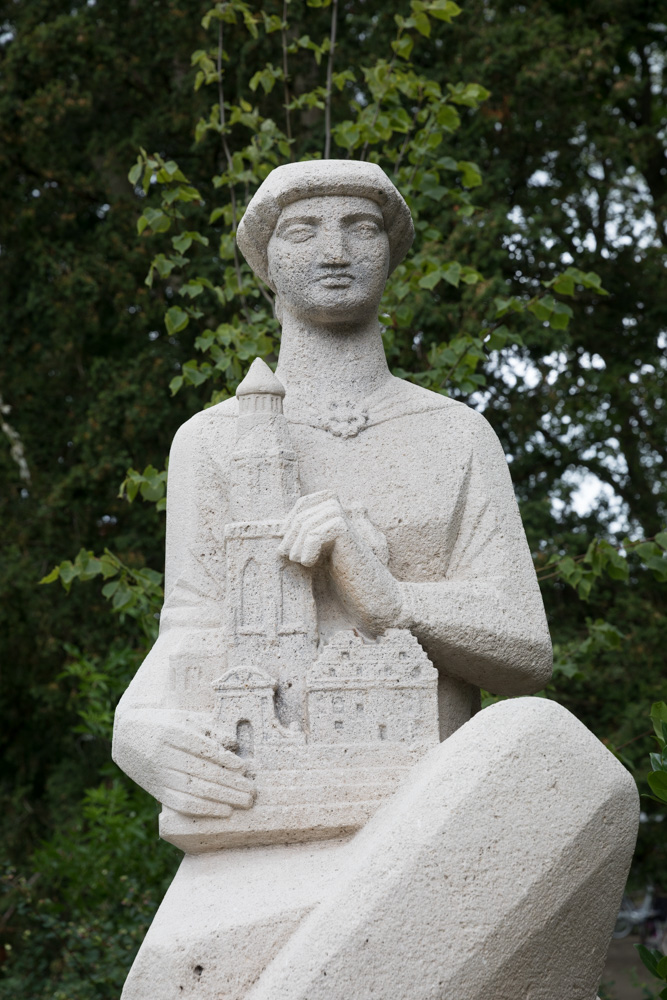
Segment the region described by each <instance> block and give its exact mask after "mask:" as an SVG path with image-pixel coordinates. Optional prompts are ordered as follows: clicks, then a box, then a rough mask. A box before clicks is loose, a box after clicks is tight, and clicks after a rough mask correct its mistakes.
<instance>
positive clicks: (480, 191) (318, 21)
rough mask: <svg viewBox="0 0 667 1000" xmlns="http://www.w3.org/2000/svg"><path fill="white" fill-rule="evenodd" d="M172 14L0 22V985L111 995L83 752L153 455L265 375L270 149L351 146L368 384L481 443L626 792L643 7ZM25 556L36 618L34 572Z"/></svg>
mask: <svg viewBox="0 0 667 1000" xmlns="http://www.w3.org/2000/svg"><path fill="white" fill-rule="evenodd" d="M654 7H655V9H653V8H654ZM206 13H207V5H203V4H200V3H195V2H194V0H165V2H162V3H159V4H158V3H153V2H152V0H117V2H113V0H97V2H91V0H89V2H88V4H87V5H86V6H82V7H79V8H77V7H74V8H73V7H72V5H71V3H70V4H66V5H65V4H58V3H50V4H46V3H44V2H43V0H18V2H15V3H14V4H12V7H11V10H10V11H9V12H8V13H6V15H5V16H6V17H7V24H6V25H5V26H4V28H3V31H4V34H3V35H2V47H1V49H0V53H1V58H2V76H1V78H0V219H1V220H2V221H1V222H0V313H1V316H2V323H1V324H0V331H1V332H0V338H2V352H1V354H0V394H1V395H2V403H0V405H2V406H4V409H3V414H2V425H1V429H2V432H3V436H0V475H1V476H2V481H3V484H4V485H3V488H2V493H1V494H0V505H1V506H0V524H1V525H2V539H1V540H0V544H1V545H2V554H3V558H2V564H1V565H2V568H1V569H0V622H1V626H0V659H1V661H2V663H3V665H4V666H5V669H4V670H3V672H2V677H1V678H0V711H1V712H2V718H3V723H4V726H3V737H2V739H3V754H2V763H1V764H0V796H1V798H2V807H1V808H0V816H2V819H1V820H0V839H1V840H2V844H3V847H4V852H3V853H5V854H6V856H7V859H8V867H7V871H6V873H5V878H4V885H5V888H6V889H7V896H6V903H5V904H4V905H3V907H2V913H0V925H1V926H2V929H3V933H2V936H1V937H0V944H4V947H5V951H4V958H5V962H4V970H5V973H6V975H5V978H4V979H1V978H0V995H2V996H4V995H7V996H8V997H9V996H10V995H11V996H26V997H30V998H35V1000H46V998H47V997H48V998H49V1000H51V998H62V1000H65V998H66V1000H107V998H111V997H114V996H117V995H118V992H119V987H120V984H121V983H122V981H123V978H124V976H125V973H126V970H127V967H128V965H129V963H130V961H131V958H132V955H133V953H134V951H135V950H136V947H137V945H138V943H139V941H140V939H141V937H142V935H143V933H144V931H145V927H146V926H147V923H148V922H149V921H150V918H151V916H152V913H153V911H154V909H155V906H156V905H157V903H158V901H159V899H160V896H161V894H162V893H163V891H164V887H165V885H166V883H167V881H168V879H169V878H170V875H171V872H172V871H173V870H174V866H175V864H176V863H177V852H175V851H173V850H172V849H171V848H169V847H168V845H165V844H161V843H159V842H158V840H157V837H156V823H155V814H156V808H155V806H154V804H153V803H152V802H151V801H150V800H149V799H148V797H147V796H145V795H144V794H143V793H142V792H140V791H139V790H137V789H136V788H135V787H134V786H132V785H131V784H130V783H129V782H127V781H126V780H125V779H124V778H123V776H122V775H120V774H119V773H118V771H117V770H116V769H115V768H114V767H113V765H112V764H111V763H110V762H109V740H110V728H111V719H112V713H113V706H114V704H115V702H116V701H117V698H118V697H119V695H120V692H121V691H122V690H123V688H124V686H126V684H127V682H128V680H129V678H130V677H131V675H132V673H133V671H134V670H135V669H136V668H137V666H138V664H139V662H140V661H141V658H142V655H143V653H144V651H145V648H146V644H147V643H149V642H150V640H151V636H152V635H153V634H154V630H155V617H154V612H155V608H156V607H157V606H159V582H160V575H159V570H160V568H161V561H162V544H163V527H162V517H163V515H162V514H161V513H160V507H161V506H162V504H161V503H160V501H161V500H162V498H163V495H164V480H165V476H164V472H163V469H164V460H165V456H166V453H167V451H168V447H169V441H170V438H171V436H172V435H173V432H174V431H175V429H176V427H177V426H178V425H179V424H180V423H181V422H182V421H183V420H184V419H185V418H186V417H187V416H188V415H189V414H190V413H192V412H194V411H195V410H196V409H198V408H200V407H201V406H202V405H205V404H206V403H207V402H208V401H209V399H211V397H212V398H213V399H214V400H215V399H219V398H224V396H225V395H227V394H229V393H230V392H233V390H234V388H235V385H236V383H237V382H238V379H239V378H240V377H241V374H242V372H243V371H244V370H245V367H246V366H247V363H248V361H249V359H250V358H252V357H253V356H255V355H256V354H258V353H259V354H260V355H262V356H264V357H268V358H269V359H271V357H273V356H275V350H276V344H277V338H278V332H279V331H278V325H277V323H276V321H275V320H274V318H273V316H272V310H271V305H270V302H269V301H267V297H266V294H265V291H263V290H262V289H261V288H260V287H259V286H258V284H257V283H256V282H255V280H254V279H253V278H252V276H251V275H250V273H249V271H248V269H247V267H246V266H245V264H244V263H243V261H242V260H241V259H240V258H239V257H238V255H237V253H236V251H235V247H234V241H233V231H234V228H235V225H236V222H237V221H238V218H239V214H240V212H242V210H243V206H244V204H245V203H246V201H247V198H248V196H249V195H250V194H251V193H252V190H254V188H255V187H256V185H257V183H258V182H259V181H260V180H261V179H262V177H263V176H265V174H266V172H268V170H269V169H270V168H271V166H272V165H274V164H276V163H278V162H284V160H285V159H289V158H295V159H296V158H300V157H310V156H320V155H323V154H324V153H326V152H328V153H329V154H330V155H334V156H346V155H348V154H351V155H353V156H355V157H364V158H374V159H376V160H378V161H379V162H381V163H382V165H383V166H384V167H385V168H386V169H387V170H388V171H389V172H390V173H391V174H392V176H394V177H395V178H396V180H397V183H398V184H399V186H400V188H401V190H402V191H403V192H404V193H405V194H406V196H407V197H408V198H409V201H410V205H411V208H412V210H413V213H414V215H415V217H416V219H417V229H418V238H417V242H416V244H415V249H414V252H413V254H412V255H411V257H410V258H409V259H408V261H407V262H406V264H405V265H404V266H403V267H402V268H400V269H399V271H398V272H397V274H396V276H395V279H394V280H393V282H392V285H391V287H390V289H389V290H388V293H387V296H386V298H385V301H384V303H383V322H384V323H385V328H386V332H385V340H386V347H387V352H388V356H389V358H390V362H391V364H392V366H393V368H394V370H396V371H397V372H400V373H401V374H403V375H404V376H406V377H409V378H415V379H417V380H419V381H421V382H422V383H423V384H426V385H428V386H430V387H432V388H435V389H437V390H439V391H447V392H450V393H451V394H452V395H455V396H457V397H458V398H461V399H465V400H466V401H468V402H469V403H470V404H471V405H474V406H477V407H479V408H483V409H484V412H485V414H486V415H487V416H488V418H489V419H490V420H491V422H492V423H493V425H494V427H495V429H496V431H497V432H498V434H499V436H500V437H501V440H502V441H503V444H504V446H505V449H506V452H507V454H508V459H509V461H510V463H511V468H512V474H513V477H514V481H515V485H516V489H517V495H518V496H519V499H520V502H521V505H522V512H523V516H524V520H525V523H526V528H527V531H528V534H529V539H530V542H531V546H532V548H533V551H534V553H535V557H536V565H537V568H538V572H539V575H540V577H541V579H542V580H543V591H544V597H545V602H546V605H547V611H548V614H549V619H550V625H551V628H552V634H553V637H554V640H555V643H556V666H557V671H556V674H555V679H554V684H553V686H552V687H551V688H550V690H549V692H548V693H549V694H550V695H551V696H555V697H558V699H559V700H561V701H562V702H563V703H564V704H566V705H567V706H568V707H569V708H570V709H571V710H572V711H574V712H575V713H576V714H577V715H578V716H579V717H580V718H581V719H582V720H583V721H584V722H586V724H587V725H589V726H590V727H591V728H592V729H593V730H594V731H595V732H596V733H597V734H598V735H599V736H600V737H601V738H603V739H605V740H606V741H607V743H608V744H609V745H610V746H614V747H617V748H620V753H621V754H622V755H623V757H624V759H625V760H626V761H627V763H628V764H629V765H630V766H632V767H634V768H635V769H636V773H637V777H638V779H639V780H640V782H643V781H644V777H643V775H644V773H645V771H646V770H647V766H646V765H647V763H648V762H647V761H646V763H645V758H646V757H647V754H648V751H649V749H651V746H650V744H651V737H650V735H649V730H650V722H649V720H648V712H649V708H650V705H651V702H654V701H657V700H659V699H660V698H661V697H662V694H661V686H662V684H663V668H662V663H663V661H664V654H663V649H664V647H665V642H666V640H667V619H666V617H665V588H664V580H665V578H666V577H667V572H666V569H665V562H666V560H665V557H664V555H663V553H664V551H665V548H666V544H667V537H666V536H665V534H664V532H661V527H662V525H663V524H664V522H665V520H666V512H665V507H666V497H665V469H664V455H663V447H662V443H663V441H664V440H665V432H666V430H667V427H666V424H667V419H666V413H665V406H664V403H663V399H664V377H665V360H664V348H665V345H666V344H667V316H666V315H665V312H666V311H667V306H666V305H665V301H664V297H661V296H660V294H659V281H660V277H661V275H662V272H663V269H664V242H665V236H666V225H667V169H666V168H665V159H664V144H665V138H664V137H665V131H664V130H665V125H666V124H667V120H666V119H667V115H666V112H665V96H666V85H665V80H664V63H665V45H664V39H665V33H666V28H665V25H664V23H663V21H661V19H660V10H659V8H658V5H657V4H651V3H644V4H640V5H639V7H638V6H637V4H636V3H635V4H631V3H630V2H628V0H622V2H620V3H618V4H615V5H614V9H613V13H612V12H610V11H609V9H608V5H607V4H603V3H601V2H600V3H597V2H595V3H589V4H586V5H573V4H562V3H556V2H554V0H552V2H547V0H536V2H535V3H533V4H530V5H527V6H521V5H516V4H511V3H504V2H496V3H494V2H483V0H471V2H469V3H466V4H465V6H464V9H463V11H462V13H460V16H459V11H458V8H457V7H456V4H454V3H452V2H451V0H435V2H430V3H423V2H419V0H417V2H415V0H413V2H412V4H409V3H408V2H406V3H405V4H403V3H401V4H400V5H396V7H395V9H394V8H391V9H387V8H382V9H380V8H373V9H372V8H370V7H369V5H368V4H367V3H363V2H361V3H357V2H355V0H350V2H347V3H343V2H340V0H339V2H338V3H334V4H333V5H331V6H329V5H327V4H326V3H324V4H323V3H322V2H321V0H318V2H317V3H313V2H312V0H311V6H308V5H307V4H306V3H303V2H301V0H291V2H289V4H288V3H283V2H280V3H278V2H268V3H264V4H262V5H246V4H244V3H242V2H240V0H234V2H230V3H225V4H221V5H218V6H217V7H216V8H214V9H213V11H212V12H209V15H208V17H207V18H205V23H204V25H202V24H201V18H202V16H203V15H205V14H206ZM394 14H397V15H398V18H397V19H396V20H395V19H394V16H393V15H394ZM663 20H664V19H663ZM333 25H335V28H336V33H335V36H334V35H332V26H333ZM332 38H335V47H333V46H332V44H331V42H332ZM193 52H194V53H195V56H194V58H192V53H193ZM232 53H233V56H232V55H231V54H232ZM220 69H222V70H223V72H222V73H220ZM193 85H194V86H195V87H196V89H194V87H193ZM221 88H222V89H221ZM489 92H490V93H489ZM221 98H222V99H221ZM286 106H287V107H288V109H289V110H288V111H286ZM140 150H146V151H147V152H146V153H144V152H140ZM137 157H138V159H137ZM133 163H135V166H134V167H133V168H132V164H133ZM130 168H132V170H131V175H130V176H131V179H132V183H128V181H127V180H126V176H127V172H128V170H129V169H130ZM137 221H138V222H139V226H138V228H139V233H140V235H139V236H137ZM147 274H149V278H148V282H147V283H145V282H144V279H145V277H146V275H147ZM596 274H597V275H599V278H598V277H596V276H595V275H596ZM600 279H601V286H602V287H603V288H604V289H605V290H606V291H607V292H608V293H609V294H607V295H604V296H603V295H600V294H599V291H600ZM170 385H171V393H170V390H169V386H170ZM3 441H4V442H5V443H4V444H2V442H3ZM128 469H129V470H130V471H129V472H128V471H127V470H128ZM140 470H141V471H140ZM121 482H122V483H123V487H122V490H121V495H120V496H119V495H118V494H119V486H120V484H121ZM582 483H583V491H584V496H585V499H584V496H582ZM139 498H141V500H140V499H139ZM128 499H129V500H133V501H135V502H133V503H132V505H129V504H128V503H127V500H128ZM626 535H629V536H630V537H631V538H632V539H633V544H629V543H626V545H625V547H624V548H623V547H622V541H623V538H624V537H625V536H626ZM647 539H655V540H651V541H647ZM619 548H620V550H619ZM77 552H79V553H80V554H79V556H78V557H77V558H75V556H76V553H77ZM67 556H69V557H70V560H71V561H70V562H66V563H64V564H63V563H62V562H61V561H62V560H63V559H64V558H65V557H67ZM54 564H59V570H58V572H56V573H54V574H51V576H52V578H56V577H58V576H59V577H60V579H61V581H62V582H63V583H64V584H65V585H66V586H67V588H68V590H69V596H68V597H67V598H66V599H65V598H64V595H63V592H62V590H61V589H60V587H53V586H51V587H48V586H44V587H37V586H36V584H37V581H38V580H39V579H40V578H42V577H43V576H45V575H46V574H47V573H48V571H49V570H51V567H52V566H53V565H54ZM100 579H101V584H100V583H98V580H100ZM86 580H92V581H93V582H92V583H87V584H86V583H85V581H86ZM83 584H85V585H83ZM108 602H109V603H110V605H111V606H112V607H113V608H114V609H115V611H114V613H109V610H108V607H109V605H108ZM642 789H643V790H645V791H648V786H647V785H645V784H642ZM646 810H647V813H648V815H649V816H651V815H655V813H656V812H659V806H658V805H657V804H656V803H654V802H652V801H651V800H648V799H647V800H646ZM658 829H659V824H658V823H657V822H656V821H655V820H654V821H651V822H647V823H645V824H643V826H642V834H641V837H640V844H639V848H638V854H637V867H636V874H635V877H636V879H637V880H641V879H643V878H645V877H653V878H662V879H663V880H664V881H665V882H667V859H666V858H665V854H664V845H662V846H661V838H660V837H659V836H658V835H657V831H658ZM663 839H664V838H663Z"/></svg>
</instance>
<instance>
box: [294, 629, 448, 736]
mask: <svg viewBox="0 0 667 1000" xmlns="http://www.w3.org/2000/svg"><path fill="white" fill-rule="evenodd" d="M437 683H438V675H437V671H436V670H435V669H434V667H433V666H432V664H431V662H430V660H429V658H428V657H427V655H426V653H425V652H424V650H423V649H422V648H421V646H420V645H419V643H418V642H417V640H416V639H415V637H414V636H413V635H412V634H411V633H410V632H407V631H406V630H404V629H389V630H388V631H387V632H386V633H385V635H384V636H382V637H381V638H380V639H379V640H378V641H377V642H375V643H368V642H364V640H363V639H362V637H361V636H360V635H359V634H358V633H357V632H354V631H353V630H351V631H341V632H338V633H337V634H336V635H335V636H334V637H333V639H332V640H331V642H330V643H329V644H328V645H327V646H325V648H324V650H323V651H322V653H321V655H320V656H319V658H318V659H317V660H316V661H315V663H314V664H313V668H312V670H311V671H310V673H309V675H308V680H307V682H306V691H307V696H306V697H307V717H308V739H309V742H313V743H343V744H345V743H372V742H374V741H376V740H388V741H389V742H392V743H399V742H406V741H407V742H417V741H418V742H421V741H423V740H425V739H426V740H428V739H432V740H433V742H434V743H436V742H437V739H438V727H437V714H436V713H435V711H434V706H435V703H436V698H437Z"/></svg>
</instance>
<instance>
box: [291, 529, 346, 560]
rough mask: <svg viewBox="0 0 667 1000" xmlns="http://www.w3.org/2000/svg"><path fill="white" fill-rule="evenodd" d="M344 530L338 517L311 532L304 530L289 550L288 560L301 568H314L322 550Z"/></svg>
mask: <svg viewBox="0 0 667 1000" xmlns="http://www.w3.org/2000/svg"><path fill="white" fill-rule="evenodd" d="M344 530H345V525H344V523H343V522H342V520H341V518H340V517H332V518H329V520H328V521H325V522H324V523H323V524H318V525H317V526H316V527H315V528H313V529H311V530H306V529H304V530H303V531H302V532H301V533H300V534H299V537H298V538H297V541H296V542H295V544H294V546H293V547H292V549H291V550H290V559H291V560H292V562H299V563H301V565H302V566H314V565H315V563H316V562H317V560H318V559H319V558H320V556H321V555H322V550H323V549H324V548H325V547H326V546H328V545H330V544H331V543H332V542H333V541H335V540H336V538H337V537H338V535H339V534H340V533H341V531H344Z"/></svg>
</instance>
